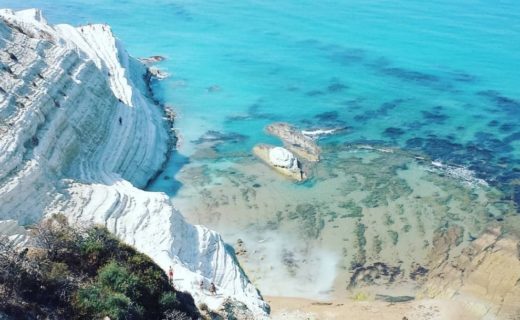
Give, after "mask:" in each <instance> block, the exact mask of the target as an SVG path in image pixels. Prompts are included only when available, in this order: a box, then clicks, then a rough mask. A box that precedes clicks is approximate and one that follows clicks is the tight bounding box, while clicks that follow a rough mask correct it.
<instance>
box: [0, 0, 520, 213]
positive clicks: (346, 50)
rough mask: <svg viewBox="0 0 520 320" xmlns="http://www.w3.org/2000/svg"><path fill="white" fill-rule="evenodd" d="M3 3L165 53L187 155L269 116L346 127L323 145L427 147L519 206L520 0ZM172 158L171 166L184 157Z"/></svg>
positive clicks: (244, 135) (236, 146)
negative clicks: (106, 28)
mask: <svg viewBox="0 0 520 320" xmlns="http://www.w3.org/2000/svg"><path fill="white" fill-rule="evenodd" d="M0 5H1V6H2V7H11V8H26V7H39V8H42V9H43V10H44V13H45V15H46V16H47V17H48V20H49V21H51V22H52V23H71V24H81V23H87V22H106V23H109V24H111V25H112V27H113V29H114V31H115V33H116V34H117V36H118V37H119V38H120V39H122V41H123V42H124V43H125V45H126V47H127V48H128V51H129V52H130V53H131V54H133V55H134V56H149V55H155V54H159V55H164V56H166V57H167V58H168V60H166V61H165V62H162V63H161V64H160V65H159V67H161V68H163V69H164V70H166V71H168V72H170V73H171V74H172V76H171V77H170V78H169V79H167V80H164V81H162V82H160V83H157V84H156V86H157V92H158V94H159V95H160V97H161V99H162V100H163V101H164V102H165V103H167V104H170V105H173V106H174V107H175V108H176V110H177V112H178V113H179V118H178V120H177V127H178V128H179V130H180V132H181V133H182V136H183V143H182V145H181V147H180V149H179V153H180V154H181V155H182V156H184V157H187V158H188V159H189V157H190V156H191V155H193V154H194V153H195V152H196V151H197V150H198V149H199V148H200V147H201V142H204V141H207V140H208V139H214V138H215V137H217V138H218V140H219V142H220V144H219V145H218V146H217V147H215V148H214V149H215V150H216V151H217V152H218V154H219V155H220V156H221V157H228V156H230V155H231V154H236V153H248V152H249V151H250V149H251V147H252V146H253V145H254V144H256V143H259V142H273V141H274V140H273V139H272V138H270V137H267V136H266V135H265V134H264V132H263V127H264V126H265V125H266V124H269V123H271V122H273V121H288V122H291V123H293V124H296V125H299V126H301V127H303V128H314V127H347V128H348V130H345V131H344V132H343V133H342V134H339V135H336V136H333V137H329V138H327V139H325V140H324V141H323V142H322V143H324V144H327V143H330V144H332V143H336V144H337V145H338V146H342V145H345V144H350V143H358V142H366V143H372V144H383V145H391V146H400V147H402V148H405V149H410V150H414V151H420V152H423V153H426V154H428V155H430V156H431V157H432V158H433V159H439V160H441V161H444V162H448V163H452V164H457V165H464V166H467V167H468V168H470V169H472V170H474V171H475V172H476V173H477V174H478V175H479V176H480V177H482V178H484V179H486V180H487V181H488V182H491V183H494V184H496V185H499V186H500V187H502V188H504V189H507V190H508V192H509V194H510V195H511V198H512V199H513V200H515V201H517V203H520V188H519V187H518V186H516V185H511V183H512V182H514V181H515V179H520V121H518V119H519V117H520V58H519V56H518V52H520V2H519V1H516V0H506V1H484V0H461V1H449V0H433V1H428V2H424V1H412V0H400V1H382V0H374V1H366V0H348V1H328V0H325V1H319V2H318V1H307V0H304V1H301V0H300V1H294V0H290V1H271V0H266V1H258V0H256V1H255V0H244V1H229V0H219V1H201V0H192V1H186V0H185V1H173V0H160V1H137V0H127V1H116V0H110V1H101V0H97V1H86V0H73V1H70V0H67V1H64V0H42V1H36V0H24V1H23V2H21V1H20V0H16V1H14V0H1V1H0ZM208 132H209V133H210V134H207V133H208ZM179 159H182V161H180V160H179ZM176 161H177V163H172V166H171V168H176V170H177V169H178V167H179V166H181V165H182V163H184V162H185V161H189V160H184V158H181V157H180V156H179V158H177V160H176ZM192 161H197V160H192ZM158 188H159V189H161V188H162V186H161V187H158ZM174 189H175V188H174ZM172 190H173V189H170V190H169V191H170V193H171V194H173V193H174V192H173V191H172ZM175 190H176V189H175Z"/></svg>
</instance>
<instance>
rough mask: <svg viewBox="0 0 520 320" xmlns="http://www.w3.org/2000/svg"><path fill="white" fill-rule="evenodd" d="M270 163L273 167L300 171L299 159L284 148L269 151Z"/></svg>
mask: <svg viewBox="0 0 520 320" xmlns="http://www.w3.org/2000/svg"><path fill="white" fill-rule="evenodd" d="M269 161H271V163H272V164H273V166H277V167H282V168H286V169H289V170H293V171H296V170H299V168H298V159H297V158H296V157H295V156H294V154H293V153H292V152H291V151H289V150H287V149H285V148H282V147H274V148H272V149H271V150H269Z"/></svg>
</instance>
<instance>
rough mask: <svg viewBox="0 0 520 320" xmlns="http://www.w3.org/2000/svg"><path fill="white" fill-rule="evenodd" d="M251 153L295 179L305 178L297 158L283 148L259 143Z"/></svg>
mask: <svg viewBox="0 0 520 320" xmlns="http://www.w3.org/2000/svg"><path fill="white" fill-rule="evenodd" d="M253 153H254V154H255V155H256V156H257V157H258V158H260V159H261V160H262V161H263V162H265V163H266V164H267V165H269V166H271V167H272V168H273V169H275V170H276V171H278V172H279V173H281V174H283V175H285V176H287V177H289V178H292V179H294V180H296V181H302V180H305V178H306V175H305V173H304V172H303V170H302V168H301V163H300V161H299V160H298V158H296V157H295V156H294V154H293V153H292V152H291V151H289V150H287V149H285V148H282V147H275V146H271V145H267V144H259V145H256V146H255V147H254V148H253Z"/></svg>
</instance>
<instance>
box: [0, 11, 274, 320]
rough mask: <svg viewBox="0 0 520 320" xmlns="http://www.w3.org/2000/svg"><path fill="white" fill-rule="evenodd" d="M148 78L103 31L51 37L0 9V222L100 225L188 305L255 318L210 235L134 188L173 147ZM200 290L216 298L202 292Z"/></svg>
mask: <svg viewBox="0 0 520 320" xmlns="http://www.w3.org/2000/svg"><path fill="white" fill-rule="evenodd" d="M147 73H148V71H147V69H146V67H145V66H144V65H143V64H142V63H141V62H139V61H138V60H136V59H134V58H132V57H130V56H129V55H128V54H127V53H126V51H125V50H124V48H123V46H122V45H121V43H120V42H119V41H118V40H117V39H116V38H115V37H114V35H113V34H112V31H111V29H110V27H109V26H107V25H87V26H80V27H77V28H75V27H72V26H70V25H56V26H51V25H49V24H48V23H47V22H46V21H45V19H44V18H43V17H42V15H41V13H40V12H39V11H37V10H25V11H19V12H13V11H11V10H0V168H1V169H0V220H1V219H13V220H17V221H19V222H20V223H21V224H30V223H34V222H36V221H38V220H39V219H40V218H41V217H42V216H44V215H48V214H52V213H57V212H61V213H64V214H66V215H67V216H68V217H69V218H70V220H71V221H74V222H76V223H98V224H102V225H105V226H107V227H108V228H109V229H110V230H111V231H113V232H114V233H115V234H117V235H118V236H119V237H120V238H121V239H122V240H123V241H125V242H127V243H129V244H131V245H134V246H135V247H136V248H137V249H138V250H140V251H142V252H145V253H147V254H148V255H150V256H151V257H152V258H153V259H154V260H155V261H156V262H157V263H158V264H159V265H160V266H161V267H163V268H164V269H167V268H168V267H169V266H170V265H173V267H174V270H175V279H174V283H175V285H176V286H177V287H178V288H179V289H181V290H188V291H190V292H191V293H192V295H193V296H194V298H195V299H196V301H197V302H205V303H207V304H208V306H209V307H210V308H214V309H217V308H219V306H220V305H221V304H222V303H224V302H225V303H229V299H231V300H232V301H237V300H238V301H240V302H242V303H244V304H245V305H246V306H247V307H248V309H249V310H250V311H251V314H252V315H254V316H255V317H257V318H262V317H264V316H266V311H267V310H268V306H267V305H266V303H265V302H264V301H263V300H262V299H261V296H260V295H259V293H258V292H257V290H256V289H255V288H254V286H253V285H252V284H251V283H250V282H249V280H248V279H247V277H246V276H245V275H244V273H243V272H242V271H241V269H240V267H239V266H238V265H237V263H236V260H235V258H234V256H233V255H232V254H230V253H229V252H228V250H227V249H226V245H225V244H224V242H223V241H222V238H221V237H220V235H219V234H217V233H215V232H213V231H211V230H208V229H206V228H205V227H203V226H195V225H191V224H188V223H187V222H186V221H185V220H184V218H183V217H182V215H181V214H180V213H179V212H178V211H177V210H176V209H175V208H174V206H173V205H172V203H171V201H170V200H169V198H168V197H167V196H166V195H165V194H162V193H152V192H145V191H143V190H140V189H139V188H142V187H144V186H146V185H147V183H148V182H149V180H150V179H152V177H154V176H155V174H156V172H157V171H158V170H159V169H160V168H161V166H162V165H163V163H164V161H165V159H166V156H167V154H168V151H169V150H168V146H169V145H170V144H171V139H170V137H169V128H168V126H167V125H166V123H167V121H166V120H165V114H164V111H163V109H162V108H160V107H159V106H158V105H156V104H154V103H153V101H152V99H151V97H150V96H149V95H148V94H147V92H149V88H148V86H147V83H146V81H145V78H146V75H147ZM11 225H12V223H11ZM5 226H7V224H6V225H5ZM10 228H11V229H12V228H14V225H12V226H11V227H10ZM4 229H7V227H6V228H4ZM11 229H10V230H11ZM201 280H203V281H205V282H207V283H210V282H214V283H215V285H216V287H217V292H218V295H217V296H212V295H209V294H208V293H207V292H204V291H200V289H199V284H200V282H201Z"/></svg>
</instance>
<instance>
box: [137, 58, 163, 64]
mask: <svg viewBox="0 0 520 320" xmlns="http://www.w3.org/2000/svg"><path fill="white" fill-rule="evenodd" d="M164 60H166V58H165V57H163V56H150V57H147V58H139V61H141V62H142V63H144V64H146V65H150V64H154V63H157V62H161V61H164Z"/></svg>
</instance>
